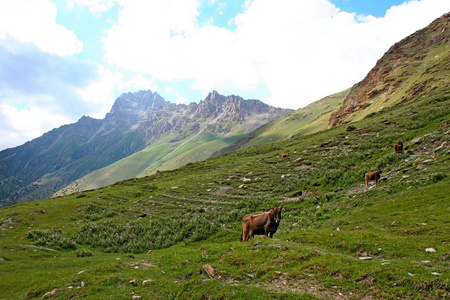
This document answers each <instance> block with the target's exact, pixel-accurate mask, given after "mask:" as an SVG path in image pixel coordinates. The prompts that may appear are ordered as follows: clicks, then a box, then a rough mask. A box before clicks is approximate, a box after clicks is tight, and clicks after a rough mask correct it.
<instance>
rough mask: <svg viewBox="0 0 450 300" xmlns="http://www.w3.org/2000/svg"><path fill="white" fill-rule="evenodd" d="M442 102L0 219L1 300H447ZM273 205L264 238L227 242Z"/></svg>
mask: <svg viewBox="0 0 450 300" xmlns="http://www.w3.org/2000/svg"><path fill="white" fill-rule="evenodd" d="M449 102H450V91H449V90H447V91H445V92H443V93H440V94H438V95H434V96H433V97H424V98H422V99H420V100H419V101H416V102H414V103H404V104H400V105H397V106H395V107H392V108H390V109H386V110H383V111H382V112H380V113H378V114H374V115H371V116H370V117H368V118H366V119H364V120H362V121H360V122H358V123H354V124H352V126H354V127H350V128H349V127H348V126H343V127H337V128H335V129H332V130H328V131H322V132H320V133H316V134H313V135H309V136H299V137H294V138H291V139H289V140H285V141H282V142H279V143H274V144H268V145H265V146H261V147H254V148H250V149H246V150H242V151H238V152H234V153H229V154H225V155H221V156H218V157H215V158H212V159H209V160H206V161H203V162H197V163H191V164H188V165H187V166H185V167H183V168H180V169H177V170H174V171H167V172H160V173H157V174H154V175H152V176H149V177H145V178H141V179H133V180H128V181H123V182H120V183H117V184H115V185H112V186H108V187H104V188H101V189H98V190H93V191H90V192H84V193H79V194H74V195H70V196H66V197H62V198H54V199H49V200H44V201H38V202H30V203H23V204H20V205H16V206H12V207H7V208H3V209H1V210H0V226H1V232H2V233H1V237H0V257H1V260H0V264H1V271H0V298H4V299H38V298H42V297H43V296H44V294H45V293H47V292H51V291H56V290H55V289H57V290H58V291H59V292H55V293H57V297H58V298H61V299H66V298H87V299H98V298H99V297H107V298H108V299H131V298H132V296H141V297H142V298H141V299H155V298H160V299H167V298H221V297H223V298H258V297H259V298H263V297H264V298H266V297H269V296H270V297H274V298H299V299H312V298H338V297H341V298H344V299H346V298H347V299H355V298H358V299H360V298H371V297H372V298H397V297H399V298H416V297H420V298H436V299H438V298H443V297H446V296H448V295H449V292H450V290H449V279H450V272H449V270H450V268H449V259H448V256H449V253H450V246H449V244H448V238H449V236H448V232H450V230H449V229H450V223H449V219H448V215H449V210H450V206H449V204H450V201H449V200H450V198H449V196H448V195H450V176H449V175H450V174H449V173H450V172H449V170H450V168H449V158H450V156H449V155H450V148H449V142H448V135H449V132H450V114H449V113H450V105H449V104H450V103H449ZM400 139H403V140H404V141H405V143H404V145H405V151H404V152H403V153H402V154H396V153H394V150H393V144H394V143H395V142H396V141H397V140H400ZM280 153H285V154H287V157H280ZM377 169H383V176H382V178H381V181H380V183H379V185H378V187H374V186H373V185H372V184H370V185H369V187H368V188H366V187H365V184H364V179H363V177H364V173H366V172H369V171H373V170H377ZM274 205H282V206H283V207H285V208H286V212H285V213H284V214H283V220H282V222H281V225H280V228H279V230H278V232H277V233H276V234H275V238H274V239H261V238H260V237H259V236H257V237H256V238H254V239H253V240H251V241H249V242H246V243H241V242H240V241H239V239H240V234H241V233H240V227H241V224H240V220H241V218H242V216H243V215H245V214H247V213H259V212H263V211H267V210H268V209H270V208H271V207H273V206H274Z"/></svg>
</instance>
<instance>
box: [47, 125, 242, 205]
mask: <svg viewBox="0 0 450 300" xmlns="http://www.w3.org/2000/svg"><path fill="white" fill-rule="evenodd" d="M221 125H223V127H224V128H229V129H230V131H229V132H228V134H226V135H223V134H217V133H216V132H214V130H215V127H214V128H207V129H205V130H200V131H198V133H195V132H192V130H187V131H190V132H186V133H185V134H180V136H187V137H186V138H184V139H181V140H179V141H174V139H180V136H178V135H166V136H164V137H162V138H161V139H160V140H158V141H156V142H154V143H152V144H151V145H150V146H148V147H146V148H145V149H143V150H141V151H139V152H137V153H134V154H132V155H130V156H127V157H125V158H123V159H121V160H119V161H117V162H115V163H113V164H111V165H109V166H107V167H104V168H101V169H98V170H96V171H93V172H91V173H89V174H87V175H85V176H83V177H82V178H80V179H78V180H76V181H74V182H73V183H71V184H70V185H68V186H66V187H65V188H63V189H62V190H60V191H58V192H57V193H55V196H61V195H65V194H68V193H73V192H74V191H82V190H89V189H96V188H99V187H103V186H106V185H109V184H113V183H115V182H117V181H121V180H124V179H128V178H134V177H142V176H146V175H149V174H153V173H155V172H156V171H157V170H172V169H176V168H178V167H181V166H183V165H185V164H187V163H189V162H195V161H199V160H203V159H205V158H207V157H210V156H211V155H212V154H213V153H214V152H216V151H218V150H219V149H222V148H224V147H226V146H228V145H230V144H232V143H233V142H235V141H236V140H237V139H239V138H240V137H242V136H243V135H244V133H245V130H246V129H245V128H244V127H242V126H237V125H236V124H233V122H227V123H226V124H220V123H218V124H216V125H214V126H221Z"/></svg>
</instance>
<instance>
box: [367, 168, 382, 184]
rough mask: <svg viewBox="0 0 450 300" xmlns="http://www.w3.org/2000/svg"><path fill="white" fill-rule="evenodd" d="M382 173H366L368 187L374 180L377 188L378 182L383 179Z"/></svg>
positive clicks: (380, 171) (379, 171)
mask: <svg viewBox="0 0 450 300" xmlns="http://www.w3.org/2000/svg"><path fill="white" fill-rule="evenodd" d="M381 173H383V171H382V170H378V171H375V172H371V173H366V176H365V177H366V187H368V184H369V181H372V180H374V181H375V186H377V184H378V180H379V179H380V178H381Z"/></svg>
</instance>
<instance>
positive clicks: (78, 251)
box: [75, 248, 92, 257]
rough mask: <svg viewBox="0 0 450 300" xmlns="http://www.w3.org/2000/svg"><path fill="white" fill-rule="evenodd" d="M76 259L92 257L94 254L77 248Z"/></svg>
mask: <svg viewBox="0 0 450 300" xmlns="http://www.w3.org/2000/svg"><path fill="white" fill-rule="evenodd" d="M75 256H76V257H86V256H92V252H91V251H90V250H88V249H85V248H77V250H76V251H75Z"/></svg>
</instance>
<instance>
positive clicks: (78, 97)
mask: <svg viewBox="0 0 450 300" xmlns="http://www.w3.org/2000/svg"><path fill="white" fill-rule="evenodd" d="M0 62H1V63H0V128H1V129H0V131H1V135H2V139H0V149H4V148H7V147H12V146H16V145H18V144H20V143H23V142H25V141H28V140H30V139H32V138H35V137H38V136H40V135H42V134H43V133H45V132H47V131H49V130H51V129H53V128H55V127H59V126H61V125H63V124H67V123H72V122H75V121H76V120H77V119H79V118H80V117H81V116H82V115H85V114H87V115H91V116H95V117H104V114H105V113H106V111H107V109H109V108H110V107H111V105H112V103H113V101H114V95H113V91H112V90H113V87H114V86H115V84H116V82H121V81H120V80H121V78H120V76H117V75H114V74H112V73H111V72H109V71H105V70H104V69H102V68H99V66H98V65H96V64H94V63H92V62H86V61H81V60H79V59H76V58H74V57H61V56H58V55H55V54H49V53H45V52H42V51H40V50H39V49H38V48H37V47H33V46H30V45H28V47H27V48H26V49H22V50H21V51H20V52H16V53H12V52H10V51H8V50H7V49H5V48H2V47H0ZM116 77H119V79H117V78H116ZM104 107H107V109H104Z"/></svg>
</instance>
